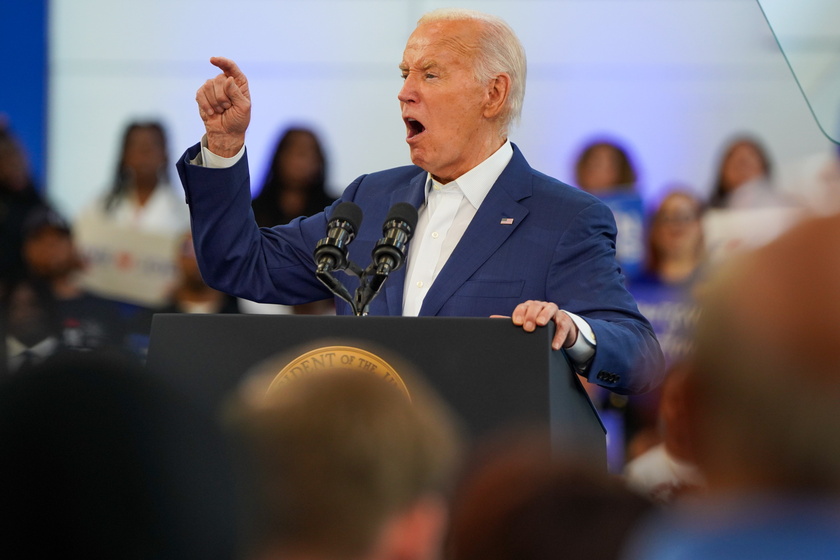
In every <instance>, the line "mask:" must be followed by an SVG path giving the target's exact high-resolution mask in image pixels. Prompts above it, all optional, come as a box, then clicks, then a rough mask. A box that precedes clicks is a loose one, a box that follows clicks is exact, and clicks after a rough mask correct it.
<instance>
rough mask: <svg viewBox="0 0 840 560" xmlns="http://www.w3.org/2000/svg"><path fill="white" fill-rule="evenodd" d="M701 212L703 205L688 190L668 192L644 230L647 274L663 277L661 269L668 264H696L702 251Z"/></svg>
mask: <svg viewBox="0 0 840 560" xmlns="http://www.w3.org/2000/svg"><path fill="white" fill-rule="evenodd" d="M704 210H705V208H704V205H703V202H702V201H701V200H700V199H699V198H697V197H696V196H695V195H694V194H692V193H691V192H689V191H688V190H672V191H671V192H670V193H668V194H667V195H666V196H665V198H663V199H662V202H661V203H660V204H659V206H658V207H657V208H656V210H655V211H654V213H653V215H652V216H651V218H650V225H649V228H648V255H647V265H646V268H647V270H648V272H650V273H652V274H656V275H663V273H665V274H664V276H667V272H666V271H665V270H663V269H664V268H667V267H668V264H669V263H674V262H685V263H690V262H694V263H695V265H699V264H700V262H701V261H702V259H703V251H704V240H703V222H702V218H703V212H704ZM663 280H666V281H667V280H669V278H667V277H664V278H663ZM673 280H680V279H679V278H674V279H673Z"/></svg>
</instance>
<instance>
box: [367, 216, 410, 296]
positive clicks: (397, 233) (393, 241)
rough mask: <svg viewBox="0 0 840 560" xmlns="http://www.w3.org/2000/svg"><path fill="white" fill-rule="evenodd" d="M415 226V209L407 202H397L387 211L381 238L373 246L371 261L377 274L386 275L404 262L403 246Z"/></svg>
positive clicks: (397, 268)
mask: <svg viewBox="0 0 840 560" xmlns="http://www.w3.org/2000/svg"><path fill="white" fill-rule="evenodd" d="M416 227H417V209H416V208H415V207H414V206H412V205H411V204H409V203H408V202H398V203H396V204H394V205H393V206H392V207H391V209H390V210H389V211H388V217H387V218H385V223H384V224H383V225H382V235H383V236H384V237H383V238H382V239H380V240H379V241H377V242H376V245H375V246H374V247H373V253H372V256H373V262H372V263H371V265H372V266H373V267H374V270H375V271H376V275H377V276H382V277H387V276H388V275H389V274H390V273H391V272H394V271H395V270H399V269H400V267H401V266H402V265H403V263H404V262H405V246H406V244H407V243H408V241H409V240H410V239H411V236H412V235H413V234H414V229H415V228H416ZM383 280H384V278H383Z"/></svg>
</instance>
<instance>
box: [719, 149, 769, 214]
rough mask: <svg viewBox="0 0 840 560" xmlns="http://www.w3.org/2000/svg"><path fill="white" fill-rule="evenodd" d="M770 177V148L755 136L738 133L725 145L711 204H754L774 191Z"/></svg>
mask: <svg viewBox="0 0 840 560" xmlns="http://www.w3.org/2000/svg"><path fill="white" fill-rule="evenodd" d="M770 179H771V163H770V158H769V157H768V155H767V150H765V149H764V146H762V145H761V143H760V142H759V141H758V140H756V139H755V138H751V137H749V136H738V137H736V138H735V139H733V140H731V141H730V142H729V143H727V145H726V146H725V148H724V151H723V156H722V157H721V160H720V164H719V165H718V169H717V176H716V179H715V184H714V186H713V190H712V194H711V197H710V199H709V206H710V207H712V208H727V207H730V206H754V205H755V204H756V203H758V202H760V201H761V199H763V198H764V196H762V195H767V194H769V193H770V192H771V185H770ZM743 187H746V188H743Z"/></svg>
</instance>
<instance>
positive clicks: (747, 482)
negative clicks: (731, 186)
mask: <svg viewBox="0 0 840 560" xmlns="http://www.w3.org/2000/svg"><path fill="white" fill-rule="evenodd" d="M837 239H840V216H836V215H835V216H833V217H829V218H821V219H817V220H812V221H808V222H805V223H803V224H801V225H799V226H797V227H795V228H793V229H792V230H790V231H788V232H787V233H785V234H783V235H782V236H781V237H779V238H778V239H777V240H775V241H774V242H772V243H770V244H768V245H766V246H764V247H762V248H759V249H757V250H755V251H753V252H747V253H744V254H742V255H741V256H739V258H738V259H732V260H731V261H729V262H728V263H727V265H726V266H725V267H724V268H723V269H722V270H721V271H720V273H719V274H718V275H716V277H715V278H714V279H713V280H710V281H709V283H708V285H707V286H706V287H705V288H704V291H703V299H702V302H701V304H702V312H701V314H700V316H699V319H698V324H697V336H696V339H695V349H694V352H693V353H692V355H691V356H690V361H689V369H688V384H689V385H688V387H687V389H686V393H685V394H686V399H687V403H686V404H687V406H686V410H687V412H688V426H690V429H691V438H692V441H693V442H694V445H695V451H696V455H695V457H696V462H697V465H698V466H699V468H700V470H701V472H702V473H703V476H704V477H705V480H706V487H707V491H706V493H705V494H703V495H701V496H698V498H697V499H696V500H693V501H689V500H686V501H682V502H681V503H680V504H679V505H678V506H676V507H675V508H672V509H671V510H670V511H669V512H668V514H667V516H666V517H663V518H662V519H659V520H658V521H657V522H654V523H653V524H652V525H651V526H650V527H649V528H648V529H647V530H646V531H645V532H644V533H642V534H641V535H640V536H639V539H638V549H637V553H636V554H635V555H633V556H632V558H644V559H647V560H658V559H660V558H680V559H685V560H690V559H695V558H696V559H700V558H718V559H728V558H745V557H751V558H774V559H786V558H819V559H823V558H824V559H828V558H838V557H840V531H838V530H837V527H838V522H840V436H838V434H840V415H838V414H837V403H838V402H840V368H838V364H840V297H838V296H837V286H838V285H840V252H838V251H837Z"/></svg>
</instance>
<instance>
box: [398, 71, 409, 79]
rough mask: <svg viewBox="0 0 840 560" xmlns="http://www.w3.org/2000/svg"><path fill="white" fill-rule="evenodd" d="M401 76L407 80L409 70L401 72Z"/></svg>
mask: <svg viewBox="0 0 840 560" xmlns="http://www.w3.org/2000/svg"><path fill="white" fill-rule="evenodd" d="M400 77H401V78H402V79H403V80H405V79H406V78H408V72H403V73H402V74H400Z"/></svg>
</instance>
